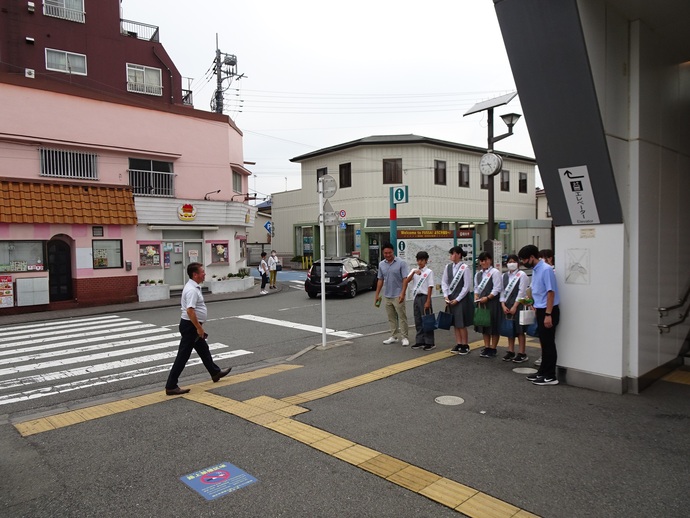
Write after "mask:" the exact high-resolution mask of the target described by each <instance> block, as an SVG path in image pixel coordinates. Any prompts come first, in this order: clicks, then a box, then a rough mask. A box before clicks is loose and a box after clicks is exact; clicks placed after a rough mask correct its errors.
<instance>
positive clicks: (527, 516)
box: [513, 509, 540, 518]
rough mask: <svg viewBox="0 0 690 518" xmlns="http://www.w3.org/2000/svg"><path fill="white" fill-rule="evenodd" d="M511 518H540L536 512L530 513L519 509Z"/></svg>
mask: <svg viewBox="0 0 690 518" xmlns="http://www.w3.org/2000/svg"><path fill="white" fill-rule="evenodd" d="M513 518H540V517H539V515H538V514H532V513H530V512H529V511H525V510H524V509H520V510H519V511H518V512H517V514H516V515H515V516H514V517H513Z"/></svg>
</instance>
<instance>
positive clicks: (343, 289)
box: [304, 257, 378, 299]
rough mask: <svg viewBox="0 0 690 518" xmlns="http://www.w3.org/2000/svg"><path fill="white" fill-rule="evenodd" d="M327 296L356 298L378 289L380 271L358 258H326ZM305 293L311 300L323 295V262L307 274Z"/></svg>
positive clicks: (318, 261) (317, 262)
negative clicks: (377, 277) (358, 295)
mask: <svg viewBox="0 0 690 518" xmlns="http://www.w3.org/2000/svg"><path fill="white" fill-rule="evenodd" d="M324 263H325V266H326V294H332V293H335V294H339V295H347V296H349V297H355V296H356V295H357V293H358V292H360V291H362V290H375V289H376V282H377V280H376V275H377V274H378V269H377V268H376V267H375V266H372V265H369V264H367V263H365V262H364V261H362V260H361V259H359V258H358V257H326V258H324ZM304 291H306V292H307V295H309V298H312V299H314V298H316V297H317V296H318V295H319V293H321V261H320V260H317V261H314V265H313V266H312V267H311V269H310V270H309V271H308V272H307V280H306V281H304Z"/></svg>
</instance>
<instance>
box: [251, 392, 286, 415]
mask: <svg viewBox="0 0 690 518" xmlns="http://www.w3.org/2000/svg"><path fill="white" fill-rule="evenodd" d="M244 403H246V404H247V405H252V406H256V407H259V408H263V409H265V410H267V411H269V412H273V411H275V410H278V409H280V408H285V407H288V406H290V403H286V402H285V401H282V400H280V399H274V398H272V397H268V396H259V397H255V398H253V399H247V400H245V401H244Z"/></svg>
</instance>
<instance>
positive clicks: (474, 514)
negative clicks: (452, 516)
mask: <svg viewBox="0 0 690 518" xmlns="http://www.w3.org/2000/svg"><path fill="white" fill-rule="evenodd" d="M455 510H456V511H460V512H461V513H463V514H466V515H467V516H470V517H471V518H511V517H512V516H515V515H516V514H517V512H518V511H519V510H520V508H518V507H515V506H514V505H510V504H509V503H507V502H504V501H503V500H499V499H498V498H494V497H492V496H489V495H487V494H485V493H477V494H476V495H474V496H473V497H472V498H470V499H468V500H466V501H465V502H463V503H462V504H460V505H459V506H457V507H456V508H455Z"/></svg>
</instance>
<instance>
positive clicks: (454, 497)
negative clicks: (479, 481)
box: [419, 478, 477, 509]
mask: <svg viewBox="0 0 690 518" xmlns="http://www.w3.org/2000/svg"><path fill="white" fill-rule="evenodd" d="M419 494H420V495H424V496H425V497H427V498H430V499H431V500H435V501H436V502H438V503H440V504H443V505H445V506H446V507H450V508H452V509H455V508H456V507H457V506H459V505H460V504H462V503H463V502H465V501H466V500H468V499H469V498H471V497H473V496H474V495H476V494H477V490H476V489H472V488H471V487H467V486H465V485H463V484H459V483H458V482H455V481H453V480H449V479H447V478H441V479H440V480H437V481H436V482H434V483H432V484H430V485H429V486H427V487H425V488H424V489H421V490H420V491H419Z"/></svg>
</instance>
